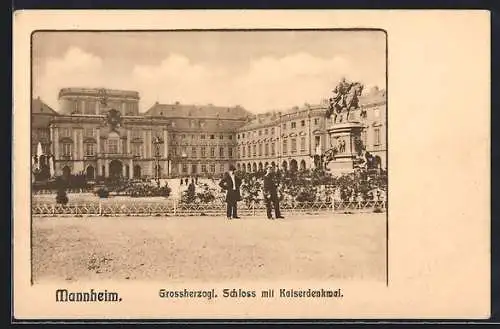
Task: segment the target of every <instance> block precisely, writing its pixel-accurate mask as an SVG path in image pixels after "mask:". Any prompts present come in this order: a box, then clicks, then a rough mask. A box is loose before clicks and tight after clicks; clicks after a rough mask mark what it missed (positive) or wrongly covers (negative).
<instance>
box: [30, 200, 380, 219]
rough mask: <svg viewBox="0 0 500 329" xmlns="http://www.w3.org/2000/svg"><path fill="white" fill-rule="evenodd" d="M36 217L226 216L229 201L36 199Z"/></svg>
mask: <svg viewBox="0 0 500 329" xmlns="http://www.w3.org/2000/svg"><path fill="white" fill-rule="evenodd" d="M280 208H281V211H282V212H283V213H285V214H308V213H318V212H334V213H350V212H374V211H379V212H385V211H386V210H387V202H386V201H334V202H301V203H299V202H295V203H290V202H285V203H282V204H280ZM31 209H32V215H33V216H225V214H226V204H225V203H223V202H220V201H218V202H213V203H192V204H185V203H181V202H180V201H179V200H176V199H173V200H169V199H166V200H165V201H164V202H143V201H139V202H134V201H130V202H122V203H113V202H109V201H108V200H106V202H103V201H101V200H99V201H96V202H84V203H80V202H78V203H71V202H70V203H68V204H67V205H60V204H56V203H49V202H39V201H38V202H37V201H34V202H33V203H32V206H31ZM265 213H266V207H265V204H264V203H262V202H252V203H249V204H247V203H245V202H240V203H239V204H238V214H239V215H242V216H259V215H264V214H265Z"/></svg>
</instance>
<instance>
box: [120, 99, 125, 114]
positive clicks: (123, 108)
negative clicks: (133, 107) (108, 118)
mask: <svg viewBox="0 0 500 329" xmlns="http://www.w3.org/2000/svg"><path fill="white" fill-rule="evenodd" d="M125 104H126V103H125V102H122V106H121V108H122V109H121V111H120V112H122V115H125V113H126V112H125Z"/></svg>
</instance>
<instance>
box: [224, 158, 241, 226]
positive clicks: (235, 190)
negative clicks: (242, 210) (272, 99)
mask: <svg viewBox="0 0 500 329" xmlns="http://www.w3.org/2000/svg"><path fill="white" fill-rule="evenodd" d="M235 171H236V168H235V167H234V166H233V165H230V166H229V171H228V172H226V173H225V174H224V177H223V178H222V180H221V181H220V183H219V186H220V187H221V188H222V189H223V190H225V191H226V203H227V212H226V213H227V219H231V218H234V219H236V218H240V217H238V207H237V202H238V201H240V200H241V194H240V186H241V178H239V177H237V176H236V174H235Z"/></svg>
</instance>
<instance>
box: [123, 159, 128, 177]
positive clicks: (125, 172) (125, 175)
mask: <svg viewBox="0 0 500 329" xmlns="http://www.w3.org/2000/svg"><path fill="white" fill-rule="evenodd" d="M129 172H130V169H129ZM122 176H123V177H124V178H126V177H127V166H126V165H125V163H123V162H122Z"/></svg>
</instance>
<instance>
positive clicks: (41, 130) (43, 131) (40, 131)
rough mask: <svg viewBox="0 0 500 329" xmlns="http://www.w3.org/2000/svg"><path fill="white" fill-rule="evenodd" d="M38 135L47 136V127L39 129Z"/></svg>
mask: <svg viewBox="0 0 500 329" xmlns="http://www.w3.org/2000/svg"><path fill="white" fill-rule="evenodd" d="M38 136H39V137H40V138H49V131H48V130H47V129H39V130H38Z"/></svg>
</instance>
